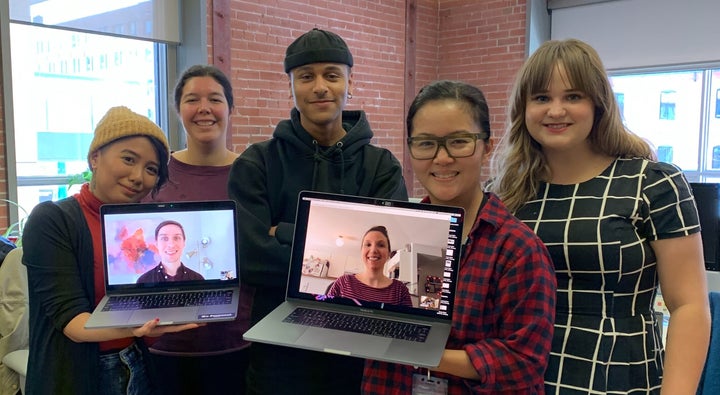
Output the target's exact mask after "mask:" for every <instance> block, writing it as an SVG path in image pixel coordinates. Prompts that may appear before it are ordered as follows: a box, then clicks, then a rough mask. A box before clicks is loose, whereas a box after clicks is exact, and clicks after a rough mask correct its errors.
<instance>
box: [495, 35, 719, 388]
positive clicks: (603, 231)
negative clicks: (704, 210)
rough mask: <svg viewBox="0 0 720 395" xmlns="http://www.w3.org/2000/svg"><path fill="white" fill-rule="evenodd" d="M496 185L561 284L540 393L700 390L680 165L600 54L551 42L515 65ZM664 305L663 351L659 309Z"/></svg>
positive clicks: (698, 335) (695, 288) (692, 222)
mask: <svg viewBox="0 0 720 395" xmlns="http://www.w3.org/2000/svg"><path fill="white" fill-rule="evenodd" d="M510 106H511V108H510V111H511V112H510V123H511V124H510V126H509V130H508V131H507V133H506V134H505V135H504V136H503V139H502V141H501V143H500V147H499V149H498V151H497V152H496V153H495V157H494V159H493V168H494V173H495V174H494V181H493V184H492V186H491V187H490V188H491V189H492V190H493V191H494V192H496V193H497V194H498V195H499V196H500V197H501V199H503V201H504V202H505V203H506V205H507V206H508V207H509V208H510V209H511V210H512V211H513V212H514V213H515V214H516V216H517V217H518V218H520V219H521V220H522V221H523V222H525V223H526V224H527V225H528V226H529V227H530V228H532V229H533V230H534V231H535V232H536V233H537V235H538V236H540V238H541V239H542V240H543V242H544V243H545V244H546V246H547V247H548V250H549V251H550V254H551V256H552V258H553V263H554V265H555V271H556V275H557V279H558V298H557V308H556V322H555V333H554V336H553V345H552V352H551V356H550V362H549V364H548V368H547V370H546V373H545V390H546V393H547V394H621V393H622V394H626V393H632V394H651V393H653V394H656V393H660V390H661V389H662V390H663V392H664V393H669V394H681V393H682V394H690V393H692V394H694V393H695V389H696V387H697V383H698V379H699V377H700V374H701V372H702V368H703V364H704V361H705V354H706V352H707V347H708V339H709V326H710V324H709V323H710V319H709V310H708V302H707V300H708V298H707V289H706V280H705V273H704V264H703V256H702V244H701V239H700V233H699V232H700V226H699V224H698V216H697V210H696V208H695V203H694V200H693V198H692V194H691V191H690V188H689V187H688V183H687V181H686V179H685V177H684V176H683V174H682V172H681V171H680V170H679V169H678V168H677V167H675V166H674V165H670V164H666V163H658V162H655V161H653V158H654V154H653V153H652V151H651V149H650V147H649V146H648V144H647V143H646V142H644V141H643V140H642V139H640V138H639V137H638V136H636V135H634V134H632V133H631V132H629V131H628V130H627V129H625V127H624V126H623V123H622V120H621V116H620V113H619V110H618V106H617V104H616V101H615V97H614V94H613V91H612V87H611V86H610V83H609V80H608V77H607V74H606V72H605V70H604V67H603V65H602V62H601V61H600V58H599V56H598V54H597V52H596V51H595V50H594V49H593V48H591V47H590V46H588V45H587V44H585V43H583V42H581V41H578V40H565V41H548V42H546V43H544V44H543V45H542V46H541V47H540V48H539V49H538V50H537V51H536V52H535V53H534V54H533V55H532V56H531V57H530V58H529V59H528V60H527V62H526V63H525V64H524V65H523V67H522V69H521V70H520V72H519V74H518V78H517V81H516V84H515V87H514V89H513V93H512V97H511V101H510ZM658 282H659V284H660V285H661V286H662V292H663V297H664V299H665V302H666V304H667V306H668V308H669V310H670V314H671V317H672V318H671V320H670V324H669V328H668V336H667V347H665V349H663V343H662V340H661V337H660V332H659V328H660V325H661V324H662V323H661V322H658V321H657V320H656V319H655V315H654V314H653V301H654V298H655V294H656V292H657V288H658Z"/></svg>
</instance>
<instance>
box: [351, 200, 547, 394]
mask: <svg viewBox="0 0 720 395" xmlns="http://www.w3.org/2000/svg"><path fill="white" fill-rule="evenodd" d="M487 197H488V199H487V202H486V203H485V205H484V206H483V207H482V208H481V210H480V213H479V214H478V217H477V219H476V220H475V224H474V226H473V228H472V230H471V231H470V235H469V237H468V240H467V243H466V244H465V246H464V247H463V257H462V261H461V263H460V273H459V275H458V283H457V293H456V294H457V299H456V304H455V313H454V316H453V328H452V331H451V333H450V338H449V339H448V343H447V348H448V349H455V350H458V349H462V350H465V351H466V352H467V353H468V356H469V357H470V361H471V362H472V364H473V366H474V367H475V370H477V372H478V374H479V376H480V380H477V381H475V380H467V379H463V378H460V377H456V376H451V375H447V374H443V373H437V372H433V373H432V374H433V376H435V377H441V378H444V379H447V380H448V394H544V387H543V374H544V372H545V367H546V364H547V361H548V355H549V353H550V346H551V342H552V334H553V323H554V318H555V292H556V282H555V281H556V280H555V273H554V271H553V265H552V261H551V260H550V257H549V255H548V252H547V250H546V249H545V246H544V245H543V244H542V242H541V241H540V239H538V237H537V236H536V235H535V233H533V231H532V230H530V228H528V227H527V226H525V225H524V224H523V223H522V222H520V221H519V220H517V219H516V218H515V217H514V216H512V214H511V213H510V212H509V211H508V210H507V208H505V205H503V204H502V202H501V201H500V199H498V197H497V196H495V195H494V194H491V193H488V194H487ZM423 201H424V202H426V203H427V202H428V201H429V200H428V199H427V198H425V200H423ZM466 220H472V219H470V218H467V219H466ZM413 373H419V374H427V370H425V369H413V367H411V366H406V365H398V364H391V363H387V362H379V361H372V360H368V361H366V363H365V374H364V377H363V384H362V391H363V393H364V394H379V395H387V394H410V393H411V392H412V375H413Z"/></svg>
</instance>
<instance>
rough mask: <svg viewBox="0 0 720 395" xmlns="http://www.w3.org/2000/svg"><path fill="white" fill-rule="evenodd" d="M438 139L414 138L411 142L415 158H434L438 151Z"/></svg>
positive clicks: (411, 151)
mask: <svg viewBox="0 0 720 395" xmlns="http://www.w3.org/2000/svg"><path fill="white" fill-rule="evenodd" d="M437 146H438V142H437V140H421V139H417V140H412V141H411V142H410V153H411V154H412V156H413V158H415V159H432V158H434V157H435V152H437Z"/></svg>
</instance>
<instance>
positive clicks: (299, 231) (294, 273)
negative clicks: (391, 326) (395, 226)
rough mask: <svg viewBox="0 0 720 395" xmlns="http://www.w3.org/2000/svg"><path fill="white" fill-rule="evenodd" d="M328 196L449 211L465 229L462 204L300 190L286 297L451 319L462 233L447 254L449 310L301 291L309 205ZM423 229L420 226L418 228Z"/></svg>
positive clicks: (337, 199) (333, 199)
mask: <svg viewBox="0 0 720 395" xmlns="http://www.w3.org/2000/svg"><path fill="white" fill-rule="evenodd" d="M313 199H315V200H327V201H330V202H339V203H354V204H364V205H368V207H369V208H370V207H387V208H400V209H412V210H422V211H427V212H429V213H432V212H435V213H440V214H447V215H448V217H453V218H455V221H456V222H455V224H454V225H456V226H455V229H459V230H460V232H462V227H463V222H464V210H463V209H462V208H460V207H454V206H441V205H433V204H427V203H418V202H409V201H400V200H392V199H382V198H370V197H361V196H351V195H340V194H333V193H325V192H316V191H302V192H300V194H299V196H298V205H297V213H296V220H295V231H294V236H293V243H292V252H291V259H290V270H289V273H288V283H287V284H288V285H287V299H297V300H305V301H318V302H322V303H325V304H327V305H328V306H333V305H342V306H346V307H355V308H357V309H358V311H362V312H367V310H368V309H370V310H374V311H386V312H392V313H404V314H407V315H411V316H415V317H417V316H423V317H428V318H433V319H438V320H440V321H451V320H452V314H453V312H454V309H455V304H456V300H455V299H456V285H457V275H458V272H459V264H460V259H461V256H462V240H461V238H462V235H461V234H457V235H453V237H452V238H449V239H448V242H450V241H452V245H451V246H449V247H452V256H448V257H447V258H448V259H449V260H450V261H451V262H450V267H449V268H448V269H449V270H450V271H451V272H452V274H453V275H452V277H451V278H450V280H451V284H450V288H449V289H448V292H450V294H448V296H449V297H448V300H449V301H450V303H449V305H448V306H447V310H444V311H442V312H441V311H440V310H434V309H433V310H429V309H422V308H417V307H415V308H410V307H405V306H397V305H390V304H363V305H362V306H358V305H357V304H355V303H354V302H353V301H350V300H347V299H343V298H332V299H330V298H322V297H318V295H316V294H312V293H305V292H301V291H300V290H299V284H300V281H301V277H302V262H303V259H304V258H305V249H306V244H307V240H306V238H307V234H306V232H305V229H306V228H307V226H308V222H309V217H310V209H311V202H312V200H313ZM338 220H340V221H342V220H343V219H342V218H338ZM418 231H421V230H418ZM358 254H360V251H359V250H358Z"/></svg>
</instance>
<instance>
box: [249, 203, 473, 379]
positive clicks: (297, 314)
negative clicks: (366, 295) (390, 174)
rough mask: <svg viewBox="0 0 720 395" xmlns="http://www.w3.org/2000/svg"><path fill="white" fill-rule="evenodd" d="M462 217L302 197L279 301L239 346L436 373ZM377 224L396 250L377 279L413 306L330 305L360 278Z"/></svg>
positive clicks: (432, 209)
mask: <svg viewBox="0 0 720 395" xmlns="http://www.w3.org/2000/svg"><path fill="white" fill-rule="evenodd" d="M463 215H464V213H463V210H462V209H461V208H457V207H447V206H436V205H430V204H422V203H412V202H401V201H394V200H384V199H376V198H364V197H356V196H346V195H335V194H326V193H320V192H308V191H303V192H301V193H300V195H299V198H298V208H297V218H296V222H295V233H294V239H293V246H292V258H291V262H290V273H289V275H288V287H287V294H286V300H285V302H284V303H283V304H281V305H280V306H278V307H277V308H276V309H275V310H273V311H272V312H271V313H270V314H269V315H267V316H266V317H264V318H263V319H262V320H260V321H259V322H258V323H257V324H256V325H254V326H253V327H252V328H250V330H248V331H247V332H246V333H245V334H244V338H245V339H246V340H249V341H254V342H262V343H269V344H275V345H282V346H289V347H296V348H302V349H308V350H317V351H324V352H328V353H336V354H341V355H348V356H355V357H360V358H368V359H375V360H380V361H388V362H397V363H402V364H408V365H414V366H422V367H436V366H438V365H439V363H440V358H441V357H442V353H443V350H444V349H445V344H446V342H447V338H448V336H449V334H450V327H451V323H452V315H453V310H454V307H455V306H454V301H455V283H456V277H457V273H458V262H459V259H460V253H461V252H460V250H461V240H460V239H461V238H462V236H461V235H462V227H463ZM377 225H382V226H385V228H386V229H387V232H388V236H389V239H390V247H391V249H392V250H393V251H395V253H394V254H392V253H391V255H392V257H391V258H390V259H389V260H388V261H387V262H386V263H385V264H384V268H383V273H385V274H386V275H387V276H388V277H390V278H394V279H397V280H398V281H400V282H402V284H404V286H405V287H407V289H408V291H409V294H410V304H411V305H412V306H409V305H391V304H388V303H381V302H378V301H373V300H362V299H359V298H357V297H354V298H349V299H346V298H343V297H338V296H330V295H331V294H335V295H337V293H336V292H335V291H332V290H331V287H332V286H333V283H334V282H335V281H336V279H337V278H339V277H341V276H343V275H346V274H349V275H352V274H355V273H359V272H361V271H363V270H364V265H365V264H364V263H363V262H362V259H361V253H360V250H361V245H360V244H361V242H362V238H363V235H364V234H365V232H366V231H367V230H368V229H370V228H372V227H374V226H377ZM346 278H347V277H346ZM403 304H408V303H407V301H406V302H405V303H403Z"/></svg>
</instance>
